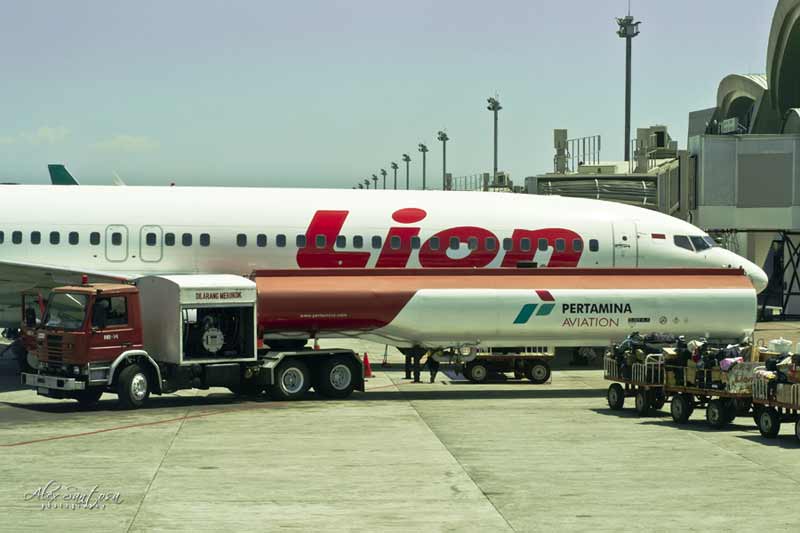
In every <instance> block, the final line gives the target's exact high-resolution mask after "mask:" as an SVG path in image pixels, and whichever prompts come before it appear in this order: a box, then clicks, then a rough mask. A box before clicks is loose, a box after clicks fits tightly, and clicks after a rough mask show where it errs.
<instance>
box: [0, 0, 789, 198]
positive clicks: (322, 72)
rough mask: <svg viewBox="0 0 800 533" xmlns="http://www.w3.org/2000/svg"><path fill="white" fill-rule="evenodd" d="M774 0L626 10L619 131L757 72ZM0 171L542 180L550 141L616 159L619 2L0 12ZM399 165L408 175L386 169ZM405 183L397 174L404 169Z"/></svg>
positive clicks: (12, 1) (682, 112) (682, 125)
mask: <svg viewBox="0 0 800 533" xmlns="http://www.w3.org/2000/svg"><path fill="white" fill-rule="evenodd" d="M775 4H776V1H775V0H669V1H662V0H633V14H634V15H635V16H636V17H637V19H640V20H642V21H643V24H642V26H641V30H642V33H641V35H640V36H639V37H637V38H636V39H635V40H634V100H633V128H634V131H635V128H636V127H637V126H638V127H641V126H646V125H650V124H656V123H661V124H666V125H668V126H669V128H670V131H671V133H672V136H673V138H676V139H678V141H679V144H680V146H681V147H685V145H686V128H687V115H688V112H689V111H691V110H695V109H700V108H705V107H711V106H713V105H714V103H715V97H716V89H717V85H718V84H719V81H720V80H721V79H722V78H723V77H724V76H725V75H727V74H731V73H750V72H764V70H765V64H766V53H767V52H766V48H767V40H768V36H769V28H770V22H771V18H772V13H773V10H774V7H775ZM0 8H1V11H0V50H2V52H0V79H2V85H0V95H2V104H0V109H2V112H1V113H0V179H2V180H6V181H7V180H14V181H23V182H45V181H46V180H47V172H46V165H47V163H54V162H62V163H65V164H66V165H67V166H68V168H69V169H70V170H71V171H72V173H73V174H74V175H75V176H76V177H78V178H79V179H80V180H81V181H82V182H84V183H110V181H111V176H112V174H113V172H117V173H119V174H120V175H121V176H122V177H123V179H125V180H126V181H127V182H129V183H130V184H154V183H166V182H168V181H170V180H175V181H177V182H178V184H181V185H189V184H218V185H225V184H229V185H272V186H290V185H291V186H304V187H308V186H331V187H350V186H352V185H353V184H354V183H355V182H356V181H357V180H359V179H363V178H365V177H368V176H369V175H371V174H372V173H377V171H378V170H379V169H380V168H381V167H384V168H386V169H387V170H389V167H388V164H389V162H390V161H392V160H395V161H398V163H400V156H401V154H402V153H403V152H408V153H409V154H410V155H411V157H412V183H413V184H414V185H416V186H419V185H420V182H421V177H420V176H421V164H420V156H421V154H420V153H419V152H417V143H419V142H426V143H427V144H428V145H429V148H430V150H431V151H430V153H429V154H428V178H429V183H433V184H435V185H439V184H440V183H441V143H439V142H438V141H436V132H437V131H438V130H439V129H443V128H444V129H446V131H447V132H448V135H449V136H450V138H451V142H450V143H449V144H448V170H450V171H451V172H453V174H454V175H456V176H458V175H465V174H472V173H477V172H486V171H489V170H491V166H492V129H491V128H492V122H491V113H490V112H489V111H487V110H486V105H485V100H486V98H487V97H488V96H491V95H494V94H495V93H498V94H499V96H500V100H501V103H502V105H503V107H504V109H503V110H502V111H501V112H500V168H501V169H506V170H508V171H510V172H511V174H512V178H513V179H516V180H518V181H519V182H522V180H523V178H524V177H525V176H528V175H532V174H536V173H538V172H542V171H548V170H550V169H551V168H552V159H553V149H552V129H553V128H557V127H563V128H569V133H570V137H578V136H584V135H593V134H600V135H602V137H603V153H602V158H603V159H604V160H620V159H622V145H623V142H622V135H623V107H624V41H623V40H622V39H620V38H619V37H617V35H616V33H615V31H616V23H615V22H614V17H615V16H622V15H624V14H625V12H626V10H627V0H514V1H503V0H496V1H494V2H472V1H464V0H460V1H457V0H436V1H435V2H434V1H431V2H424V1H418V0H404V1H402V2H398V1H383V0H348V1H334V0H329V1H322V0H291V1H285V0H284V1H281V2H275V1H268V0H264V1H234V0H230V1H218V2H217V1H198V0H192V1H190V0H181V1H175V0H172V1H164V0H162V1H149V0H137V1H135V2H121V1H108V0H102V1H100V0H98V1H82V0H70V1H69V2H61V1H56V0H53V1H37V0H0ZM400 164H401V166H402V163H400ZM401 175H402V172H401Z"/></svg>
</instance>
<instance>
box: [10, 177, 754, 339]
mask: <svg viewBox="0 0 800 533" xmlns="http://www.w3.org/2000/svg"><path fill="white" fill-rule="evenodd" d="M0 194H1V195H2V199H3V208H2V209H1V210H0V327H18V325H19V322H20V312H19V306H20V293H21V292H22V291H29V290H33V291H42V292H45V291H47V290H48V289H49V288H52V287H54V286H57V285H63V284H67V283H76V282H79V280H80V277H81V275H82V274H86V275H88V276H89V278H90V279H91V280H92V281H107V280H118V279H133V278H136V277H138V276H141V275H145V274H177V273H181V274H188V273H230V274H240V275H249V274H250V273H252V272H253V271H255V270H263V269H295V268H301V269H302V268H382V267H392V268H437V267H450V268H453V267H456V268H457V267H464V268H496V267H516V266H518V265H519V264H521V263H536V265H537V266H539V267H566V268H570V267H585V268H592V267H644V268H647V267H703V266H707V267H731V268H738V267H741V268H743V269H744V270H745V272H746V273H747V275H748V277H749V278H750V280H751V281H752V283H753V285H754V287H755V288H756V290H757V291H759V292H760V291H761V290H763V289H764V288H765V287H766V285H767V276H766V275H765V273H764V272H763V271H762V270H761V269H760V268H759V267H758V266H756V265H755V264H753V263H751V262H749V261H747V260H745V259H744V258H742V257H739V256H738V255H736V254H734V253H733V252H730V251H728V250H725V249H722V248H720V247H718V246H717V245H716V244H715V242H714V241H713V239H712V238H711V237H709V236H708V235H707V234H706V233H705V232H703V231H702V230H700V229H698V228H696V227H695V226H693V225H691V224H688V223H686V222H683V221H681V220H678V219H676V218H673V217H670V216H667V215H663V214H660V213H657V212H654V211H650V210H647V209H643V208H637V207H632V206H628V205H622V204H617V203H609V202H603V201H598V200H586V199H577V198H563V197H558V196H535V195H523V194H508V193H481V194H478V193H473V192H441V191H424V192H423V191H381V190H363V191H353V190H320V189H317V190H315V189H265V188H225V187H216V188H211V187H124V188H122V187H114V186H110V187H95V186H79V187H63V186H49V185H48V186H44V185H41V186H40V185H7V186H2V187H0Z"/></svg>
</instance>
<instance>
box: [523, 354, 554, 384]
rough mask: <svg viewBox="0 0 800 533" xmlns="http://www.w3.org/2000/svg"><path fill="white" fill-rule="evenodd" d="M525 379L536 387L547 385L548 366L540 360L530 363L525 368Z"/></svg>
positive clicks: (548, 376)
mask: <svg viewBox="0 0 800 533" xmlns="http://www.w3.org/2000/svg"><path fill="white" fill-rule="evenodd" d="M525 377H527V378H528V379H529V380H531V381H532V382H533V383H536V384H537V385H541V384H542V383H547V380H548V379H550V365H548V364H547V363H546V362H544V361H540V360H536V361H531V364H530V365H527V366H526V367H525Z"/></svg>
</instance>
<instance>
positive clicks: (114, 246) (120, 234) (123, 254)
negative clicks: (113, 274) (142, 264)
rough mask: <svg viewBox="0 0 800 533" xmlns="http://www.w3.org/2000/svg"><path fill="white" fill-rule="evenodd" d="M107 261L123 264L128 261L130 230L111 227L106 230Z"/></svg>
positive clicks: (117, 226)
mask: <svg viewBox="0 0 800 533" xmlns="http://www.w3.org/2000/svg"><path fill="white" fill-rule="evenodd" d="M106 259H107V260H109V261H112V262H116V263H119V262H122V261H125V260H126V259H128V228H127V227H125V226H120V225H111V226H108V227H107V228H106Z"/></svg>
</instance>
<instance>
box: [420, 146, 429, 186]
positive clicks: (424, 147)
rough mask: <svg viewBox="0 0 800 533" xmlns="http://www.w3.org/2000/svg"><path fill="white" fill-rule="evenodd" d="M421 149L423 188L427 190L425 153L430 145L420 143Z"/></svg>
mask: <svg viewBox="0 0 800 533" xmlns="http://www.w3.org/2000/svg"><path fill="white" fill-rule="evenodd" d="M419 151H420V152H422V190H423V191H424V190H425V154H427V153H428V147H427V146H425V145H424V144H422V143H419Z"/></svg>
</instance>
